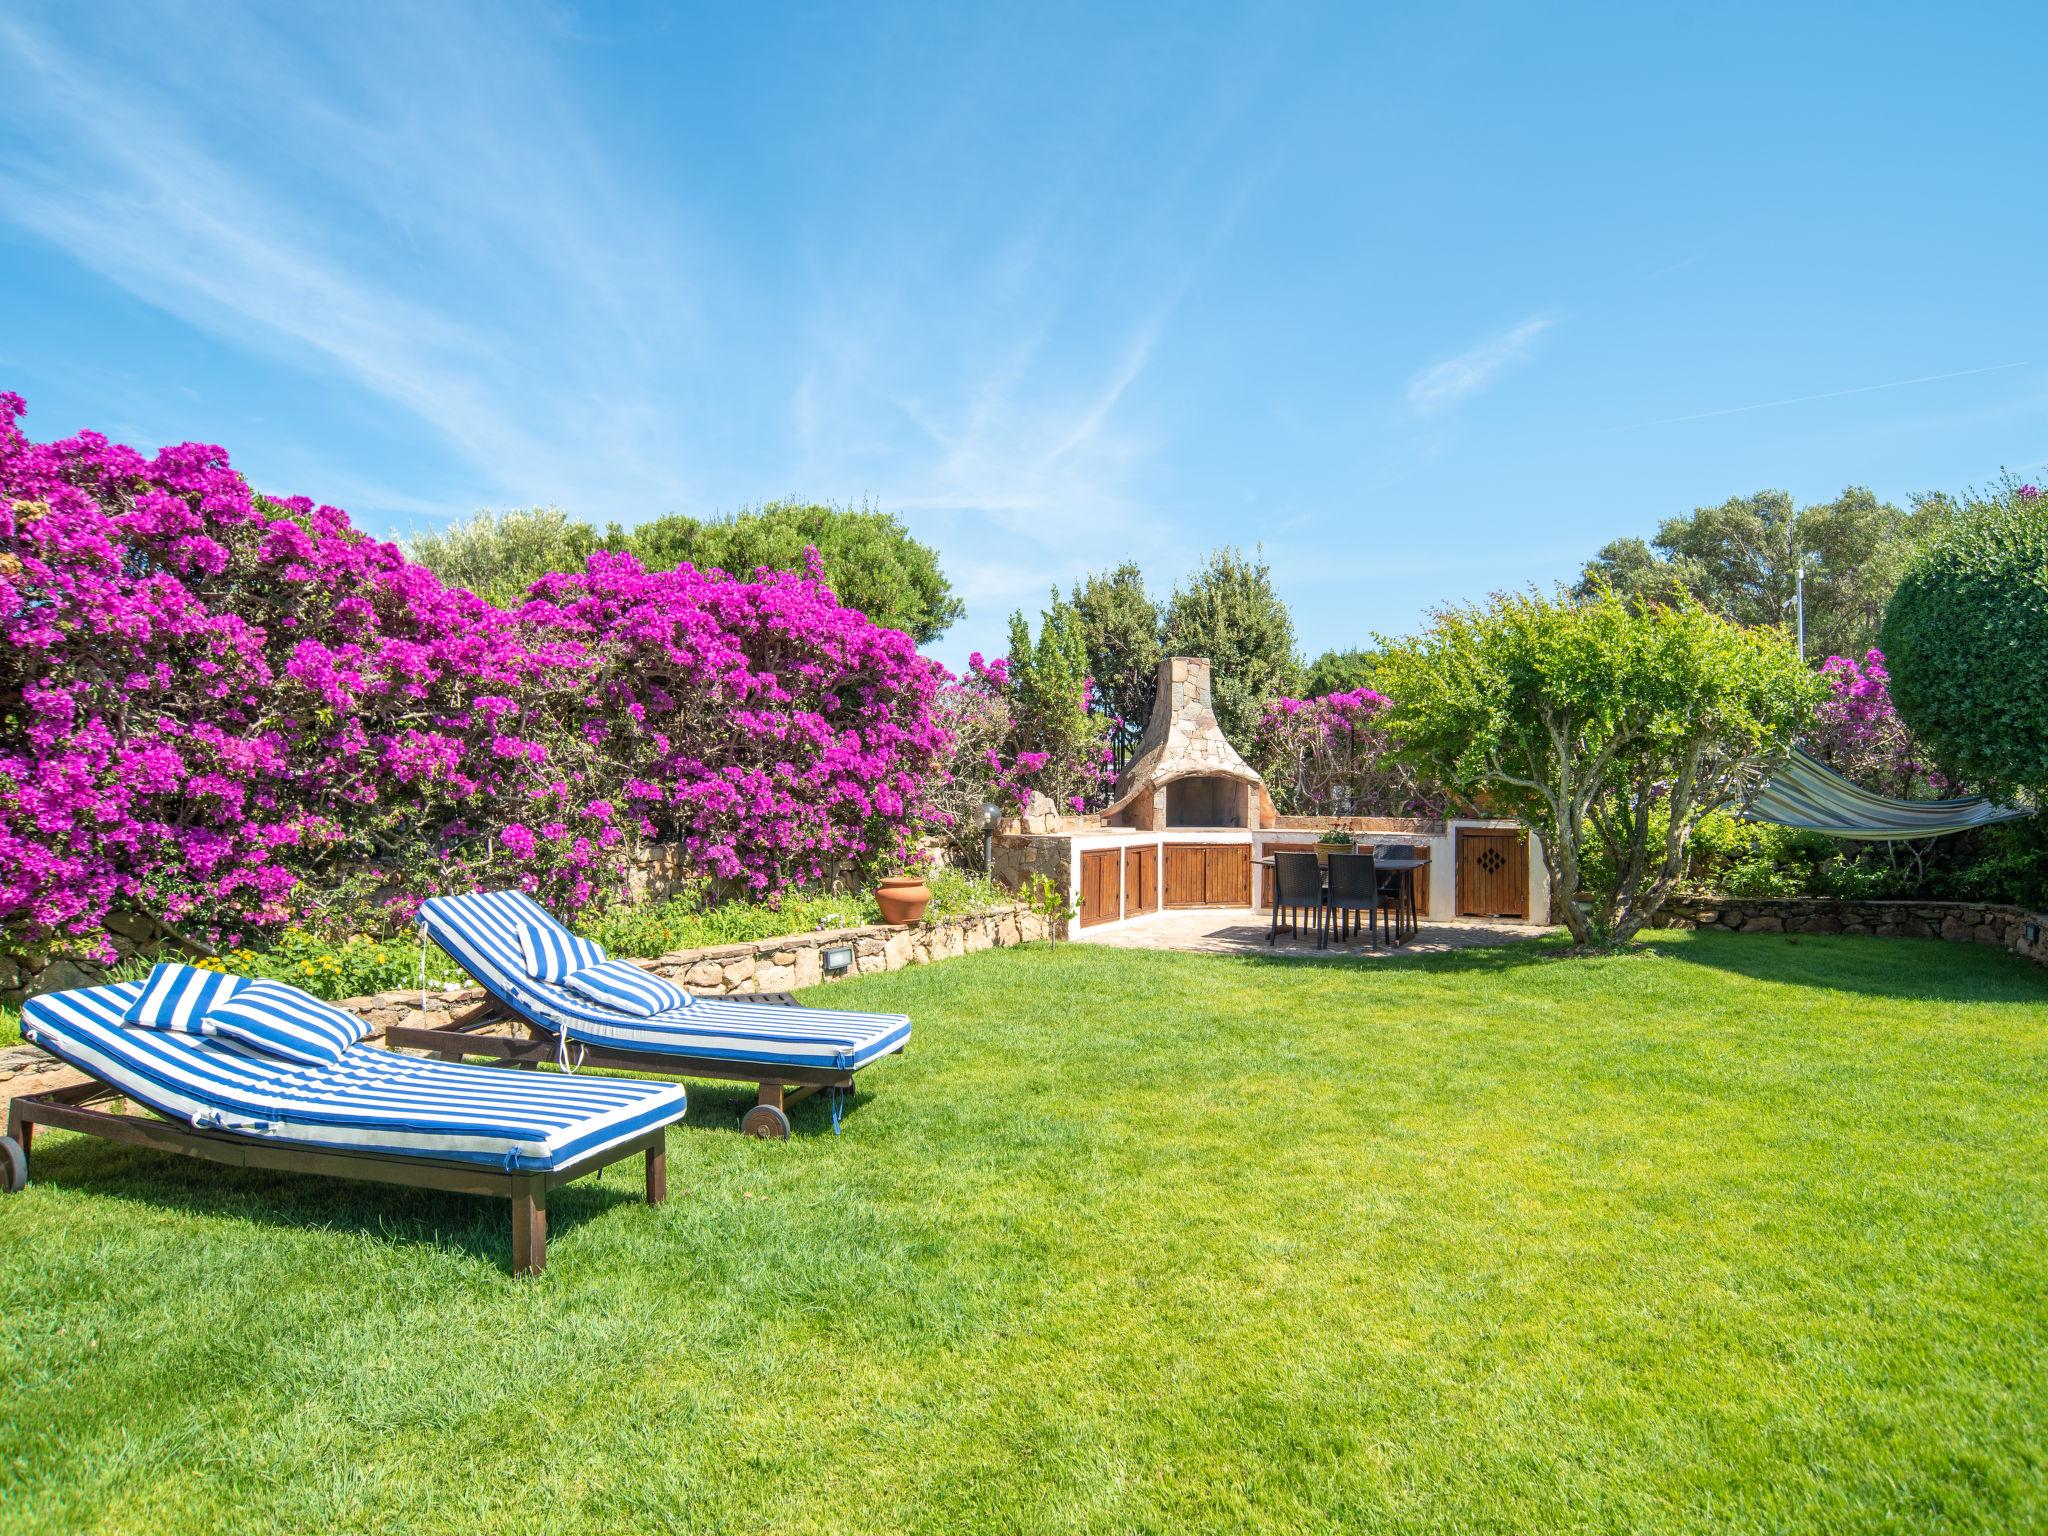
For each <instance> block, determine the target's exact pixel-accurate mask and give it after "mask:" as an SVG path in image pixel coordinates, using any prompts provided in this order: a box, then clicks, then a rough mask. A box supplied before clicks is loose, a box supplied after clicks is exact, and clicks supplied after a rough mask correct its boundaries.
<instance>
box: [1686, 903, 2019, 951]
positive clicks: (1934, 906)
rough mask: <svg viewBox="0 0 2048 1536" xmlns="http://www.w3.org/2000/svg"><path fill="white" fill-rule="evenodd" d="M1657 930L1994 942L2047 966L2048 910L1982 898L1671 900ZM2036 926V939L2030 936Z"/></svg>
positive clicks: (1974, 942) (1971, 942)
mask: <svg viewBox="0 0 2048 1536" xmlns="http://www.w3.org/2000/svg"><path fill="white" fill-rule="evenodd" d="M1656 926H1658V927H1659V928H1724V929H1727V930H1728V931H1729V932H1732V933H1862V934H1872V935H1875V936H1876V937H1879V938H1887V939H1891V938H1908V939H1947V940H1948V941H1949V942H1951V943H1955V944H1990V945H1995V946H1997V947H1998V948H2000V949H2007V950H2011V951H2012V952H2013V953H2014V954H2016V955H2024V956H2025V957H2026V958H2027V959H2029V960H2032V961H2034V962H2035V963H2036V964H2038V965H2048V914H2044V913H2041V912H2033V911H2029V910H2028V909H2027V908H2025V907H2008V906H1999V905H1995V904H1993V903H1990V902H1977V901H1829V900H1822V899H1820V898H1817V897H1816V898H1811V899H1805V898H1802V899H1797V900H1792V901H1749V900H1740V901H1738V900H1734V899H1732V898H1731V899H1727V900H1714V899H1702V900H1696V901H1694V900H1689V901H1667V902H1666V903H1665V904H1664V910H1663V911H1661V912H1659V913H1658V914H1657V924H1656ZM2030 929H2031V930H2032V933H2033V937H2031V938H2029V937H2028V931H2029V930H2030Z"/></svg>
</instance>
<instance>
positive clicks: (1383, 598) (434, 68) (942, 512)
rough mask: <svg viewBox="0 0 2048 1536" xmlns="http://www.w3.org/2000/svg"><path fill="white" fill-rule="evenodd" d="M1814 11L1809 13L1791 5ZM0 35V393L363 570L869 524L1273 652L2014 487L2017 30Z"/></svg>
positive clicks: (1963, 14) (2022, 341) (860, 20)
mask: <svg viewBox="0 0 2048 1536" xmlns="http://www.w3.org/2000/svg"><path fill="white" fill-rule="evenodd" d="M1795 10H1796V14H1793V12H1794V11H1795ZM1650 11H1651V8H1649V7H1640V6H1633V5H1631V6H1616V7H1613V8H1611V9H1605V10H1600V9H1595V8H1592V7H1578V8H1573V9H1570V10H1569V11H1568V12H1567V11H1563V10H1560V11H1557V12H1551V11H1550V8H1545V7H1526V6H1499V7H1486V6H1471V7H1458V6H1430V7H1419V6H1418V7H1411V8H1407V9H1406V10H1405V12H1394V11H1391V10H1388V11H1386V12H1385V13H1381V9H1380V8H1373V7H1365V6H1356V5H1330V6H1315V5H1291V4H1274V5H1262V6H1204V5H1192V4H1189V5H1160V6H1156V7H1140V6H1134V5H1133V6H1118V7H1096V6H1063V5H1057V4H1040V5H1034V6H1030V7H1022V6H1001V7H996V6H990V7H963V6H953V5H932V6H892V5H887V4H863V5H860V6H837V5H832V6H820V7H817V8H815V9H805V8H801V7H795V6H760V7H737V6H717V7H713V6H688V7H686V6H674V7H670V6H654V5H648V6H637V5H628V4H614V5H603V6H597V5H592V6H587V7H571V6H540V5H530V4H507V5H497V4H464V3H459V0H440V3H436V4H433V5H421V6H402V7H380V6H376V5H365V4H350V5H331V6H324V5H323V6H306V7H291V8H286V7H276V6H252V7H249V8H248V9H247V10H242V9H239V8H237V7H235V6H232V5H229V4H223V3H205V4H193V5H190V6H177V5H162V6H157V5H149V6H129V5H120V4H98V5H94V6H92V7H90V8H77V7H73V6H69V5H62V4H46V3H35V0H30V3H27V4H13V5H10V6H9V7H8V8H7V9H6V11H5V12H4V13H0V78H4V79H5V80H6V81H7V88H6V91H5V96H4V99H0V387H5V388H12V389H15V390H18V391H20V392H21V393H22V394H24V395H26V396H27V397H28V399H29V404H30V416H29V419H28V423H27V425H28V428H29V430H30V431H31V433H32V434H33V435H35V436H38V437H53V436H58V435H61V434H64V433H68V432H70V431H73V430H75V429H77V428H80V427H87V426H90V427H95V428H98V429H100V430H103V431H106V432H108V433H109V434H111V435H114V436H117V437H120V438H122V439H124V440H126V441H129V442H132V443H134V444H135V445H136V446H138V447H143V448H146V449H147V448H154V447H155V446H157V445H158V444H161V443H163V442H167V441H181V440H184V439H188V438H197V439H201V440H205V441H212V442H219V443H222V444H224V445H226V446H227V448H228V449H229V451H230V453H231V454H232V455H233V457H234V459H235V461H236V463H237V464H238V465H239V466H240V467H241V468H242V469H243V470H244V471H245V472H246V473H247V474H248V475H249V477H250V478H251V479H252V481H254V482H255V483H256V484H257V485H258V486H259V487H260V488H263V489H266V490H271V491H274V492H277V493H280V494H288V493H303V494H307V495H311V496H314V497H316V498H318V499H320V500H326V501H333V502H335V503H337V504H339V505H342V506H345V507H347V508H349V509H350V510H351V512H352V513H353V514H354V515H355V517H356V519H357V521H358V522H359V523H360V524H361V525H363V526H365V527H367V528H371V529H373V530H376V531H379V532H382V533H386V534H390V535H393V536H396V535H400V534H403V533H404V532H405V531H406V530H407V529H408V528H409V527H415V526H420V527H424V526H431V525H435V524H438V523H439V522H441V521H443V520H445V519H446V518H448V517H450V516H451V515H461V514H464V513H467V512H468V511H470V510H472V509H474V508H476V507H480V506H493V507H510V506H521V505H530V504H534V503H543V502H552V503H555V504H558V505H560V506H562V507H564V508H566V509H568V510H570V511H572V512H574V513H577V514H579V515H583V516H586V517H589V518H591V519H592V520H597V521H602V520H605V519H613V518H616V519H618V520H620V521H625V522H633V521H637V520H639V519H641V518H643V517H649V516H654V515H657V514H659V513H662V512H667V511H687V512H692V513H697V514H708V513H712V512H716V511H720V510H728V509H731V508H734V507H737V506H740V505H744V504H750V503H754V502H758V501H760V500H762V499H765V498H770V497H776V496H787V495H796V496H803V497H809V498H816V499H821V500H833V501H858V500H861V499H863V498H865V499H868V500H871V501H872V502H874V503H875V504H876V505H879V506H881V507H884V508H887V509H890V510H893V511H896V512H898V513H900V514H901V515H902V516H903V517H904V518H905V519H906V520H907V521H908V522H909V524H910V525H911V527H912V528H913V529H914V530H915V531H916V532H917V533H918V534H919V536H921V537H923V538H925V539H927V540H929V541H930V542H932V543H934V544H936V545H937V546H938V547H939V549H940V550H941V551H942V554H943V556H944V560H945V564H946V567H947V569H948V571H949V572H950V574H951V575H952V577H953V579H954V581H955V583H956V585H957V586H958V587H959V588H960V590H961V591H962V593H963V595H964V596H965V598H966V600H967V602H968V605H969V610H970V611H969V617H968V618H967V620H966V621H965V622H964V623H963V624H962V625H960V626H959V627H958V628H957V629H956V630H954V631H953V632H952V633H951V634H949V635H948V636H947V637H945V639H944V640H943V641H941V642H940V643H939V644H938V645H937V646H935V647H934V650H935V651H936V652H937V654H939V655H940V656H942V657H943V658H945V659H946V660H948V661H949V662H952V663H954V664H956V665H957V664H958V663H959V661H960V660H961V659H962V658H963V657H964V656H965V654H966V652H967V651H968V650H969V649H972V648H980V649H984V650H987V649H999V648H1000V646H1001V643H1002V641H1001V637H1002V632H1003V625H1004V620H1005V617H1006V615H1007V613H1008V612H1009V610H1010V609H1011V608H1012V607H1015V606H1018V605H1020V604H1022V605H1026V606H1028V607H1030V608H1031V609H1032V610H1033V611H1035V610H1036V607H1037V606H1038V605H1039V603H1040V602H1041V601H1042V598H1043V595H1044V592H1045V589H1046V588H1047V587H1048V585H1050V584H1051V583H1053V582H1056V581H1057V582H1060V583H1067V582H1070V581H1072V580H1073V579H1074V578H1075V577H1076V576H1078V575H1080V574H1081V573H1083V572H1084V571H1086V570H1088V569H1090V568H1094V567H1098V566H1102V565H1106V564H1109V563H1112V562H1114V561H1116V560H1119V559H1121V558H1123V557H1125V556H1126V555H1129V556H1133V557H1135V558H1137V559H1138V560H1139V561H1140V563H1141V564H1142V565H1143V566H1144V567H1145V569H1146V571H1147V572H1148V575H1149V576H1150V578H1151V579H1152V581H1153V583H1154V585H1155V586H1156V587H1157V588H1158V589H1159V590H1160V591H1161V592H1162V593H1163V592H1164V591H1166V590H1168V589H1170V588H1171V586H1172V584H1173V583H1174V581H1175V580H1176V579H1178V578H1180V577H1181V576H1182V575H1184V574H1185V573H1186V572H1187V571H1188V570H1189V569H1190V568H1191V567H1192V566H1193V565H1194V564H1195V563H1196V562H1197V561H1198V559H1199V558H1200V557H1201V555H1202V554H1203V552H1204V551H1206V550H1207V549H1209V548H1211V547H1213V546H1214V545H1216V544H1218V543H1223V542H1234V543H1238V544H1241V545H1244V546H1251V545H1254V544H1261V545H1263V547H1264V549H1265V552H1266V555H1267V557H1268V558H1269V560H1270V561H1271V563H1272V565H1273V567H1274V570H1275V573H1276V576H1277V578H1278V580H1279V582H1280V584H1281V586H1282V588H1283V591H1284V592H1285V594H1286V596H1287V597H1288V598H1289V600H1290V601H1291V603H1292V605H1293V607H1294V611H1295V616H1296V621H1297V626H1298V628H1299V631H1300V636H1301V641H1302V646H1303V649H1304V651H1305V652H1307V653H1309V654H1313V653H1314V652H1316V651H1318V650H1320V649H1322V648H1324V647H1326V646H1344V645H1352V644H1360V643H1365V642H1367V641H1368V640H1369V637H1370V635H1371V633H1372V632H1373V631H1375V630H1377V631H1382V632H1399V631H1402V630H1405V629H1408V628H1410V627H1412V626H1413V625H1414V624H1415V623H1416V622H1417V621H1418V619H1420V618H1421V616H1422V615H1423V613H1424V612H1425V611H1426V609H1427V608H1429V607H1430V606H1431V605H1433V604H1435V603H1437V602H1440V601H1444V600H1452V599H1464V598H1473V597H1478V596H1482V595H1484V594H1485V593H1486V592H1488V591H1490V590H1494V589H1498V588H1502V587H1512V586H1519V585H1523V584H1526V583H1529V582H1548V581H1552V580H1556V579H1561V578H1565V577H1568V576H1570V575H1571V574H1572V573H1573V572H1574V571H1575V570H1576V568H1577V566H1578V564H1579V563H1580V562H1581V561H1582V560H1583V559H1584V558H1585V556H1586V555H1587V554H1589V553H1590V552H1591V551H1592V550H1593V549H1594V548H1596V547H1597V546H1598V545H1599V544H1601V543H1602V542H1604V541H1605V540H1606V539H1608V538H1610V537H1612V536H1614V535H1616V534H1620V533H1629V532H1640V533H1647V532H1649V531H1650V530H1651V529H1652V528H1653V527H1654V525H1655V523H1656V521H1657V519H1659V518H1660V517H1664V516H1668V515H1671V514H1673V513H1676V512H1682V511H1684V510H1686V509H1687V508H1690V507H1692V506H1694V505H1696V504H1699V503H1702V502H1709V501H1719V500H1721V499H1723V498H1725V497H1727V496H1729V495H1733V494H1736V493H1740V492H1746V491H1751V490H1755V489H1759V488H1762V487H1766V486H1781V487H1784V488H1786V489H1789V490H1791V491H1792V492H1793V493H1794V494H1796V495H1798V496H1799V497H1801V498H1803V499H1821V498H1825V497H1828V496H1831V495H1833V494H1834V493H1835V492H1836V491H1837V490H1839V489H1840V488H1841V487H1842V486H1843V485H1845V484H1848V483H1852V482H1853V483H1863V484H1868V485H1870V486H1872V487H1874V488H1875V489H1876V490H1877V491H1878V492H1879V493H1880V494H1883V495H1887V496H1892V497H1895V498H1903V497H1904V496H1906V495H1907V494H1908V493H1910V492H1912V491H1915V490H1921V489H1931V488H1950V489H1955V488H1961V487H1963V486H1966V485H1969V484H1971V483H1978V482H1983V481H1985V480H1987V479H1988V478H1990V477H1991V476H1993V475H1994V474H1996V473H1997V471H1998V470H1999V469H2000V467H2001V466H2008V467H2011V468H2012V469H2014V470H2016V471H2019V472H2021V473H2025V474H2033V475H2039V474H2040V473H2042V472H2043V469H2044V463H2048V337H2044V335H2043V322H2044V318H2048V300H2044V297H2043V283H2042V280H2041V271H2042V263H2043V253H2044V251H2048V239H2044V236H2048V197H2044V196H2043V192H2044V186H2043V179H2044V176H2043V167H2044V165H2048V153H2044V152H2048V119H2044V117H2043V115H2042V113H2041V111H2040V109H2039V102H2038V97H2039V84H2038V75H2039V59H2040V57H2041V50H2042V45H2043V43H2044V42H2048V9H2044V8H2041V7H2039V6H2021V5H2013V6H2009V7H1992V6H1958V7H1931V6H1925V5H1915V6H1896V7H1892V6H1856V7H1847V6H1845V7H1842V8H1839V9H1833V10H1830V9H1824V8H1820V7H1798V8H1792V7H1783V6H1775V5H1774V6H1763V7H1756V8H1745V7H1717V8H1713V9H1712V10H1711V11H1709V10H1706V9H1702V10H1701V11H1700V12H1699V13H1698V14H1695V15H1691V16H1677V15H1669V14H1655V15H1653V14H1650Z"/></svg>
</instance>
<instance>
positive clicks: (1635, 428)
mask: <svg viewBox="0 0 2048 1536" xmlns="http://www.w3.org/2000/svg"><path fill="white" fill-rule="evenodd" d="M2029 366H2031V365H2030V364H2028V363H1994V364H1992V365H1991V366H1990V367H1988V368H1959V369H1957V370H1956V371H1955V372H1954V373H1930V374H1925V375H1922V376H1921V377H1920V378H1917V379H1889V380H1887V381H1886V382H1884V383H1882V384H1859V385H1857V386H1856V387H1855V388H1853V389H1830V390H1827V391H1826V392H1824V393H1822V394H1818V395H1793V396H1791V397H1790V398H1789V399H1785V400H1759V401H1757V402H1756V403H1755V404H1754V405H1730V406H1724V407H1722V408H1721V409H1720V410H1718V411H1695V412H1693V413H1692V414H1691V415H1690V416H1665V417H1661V418H1659V419H1658V420H1656V421H1635V422H1630V423H1629V424H1628V425H1626V426H1620V427H1609V428H1607V430H1608V431H1609V432H1639V431H1641V430H1642V429H1644V428H1645V427H1675V426H1678V425H1680V424H1681V423H1684V422H1688V421H1711V420H1712V419H1713V418H1714V417H1716V416H1746V415H1748V414H1749V413H1750V412H1751V411H1775V410H1777V409H1778V407H1780V406H1783V405H1811V404H1812V403H1813V402H1814V401H1816V400H1840V399H1843V398H1844V397H1846V396H1848V395H1872V394H1876V393H1877V392H1878V391H1879V390H1884V389H1910V388H1911V387H1912V386H1914V385H1916V384H1943V383H1946V382H1947V381H1948V380H1950V379H1968V378H1974V377H1975V376H1976V375H1977V374H1980V373H2007V372H2010V371H2011V370H2012V369H2014V368H2026V367H2029Z"/></svg>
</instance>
